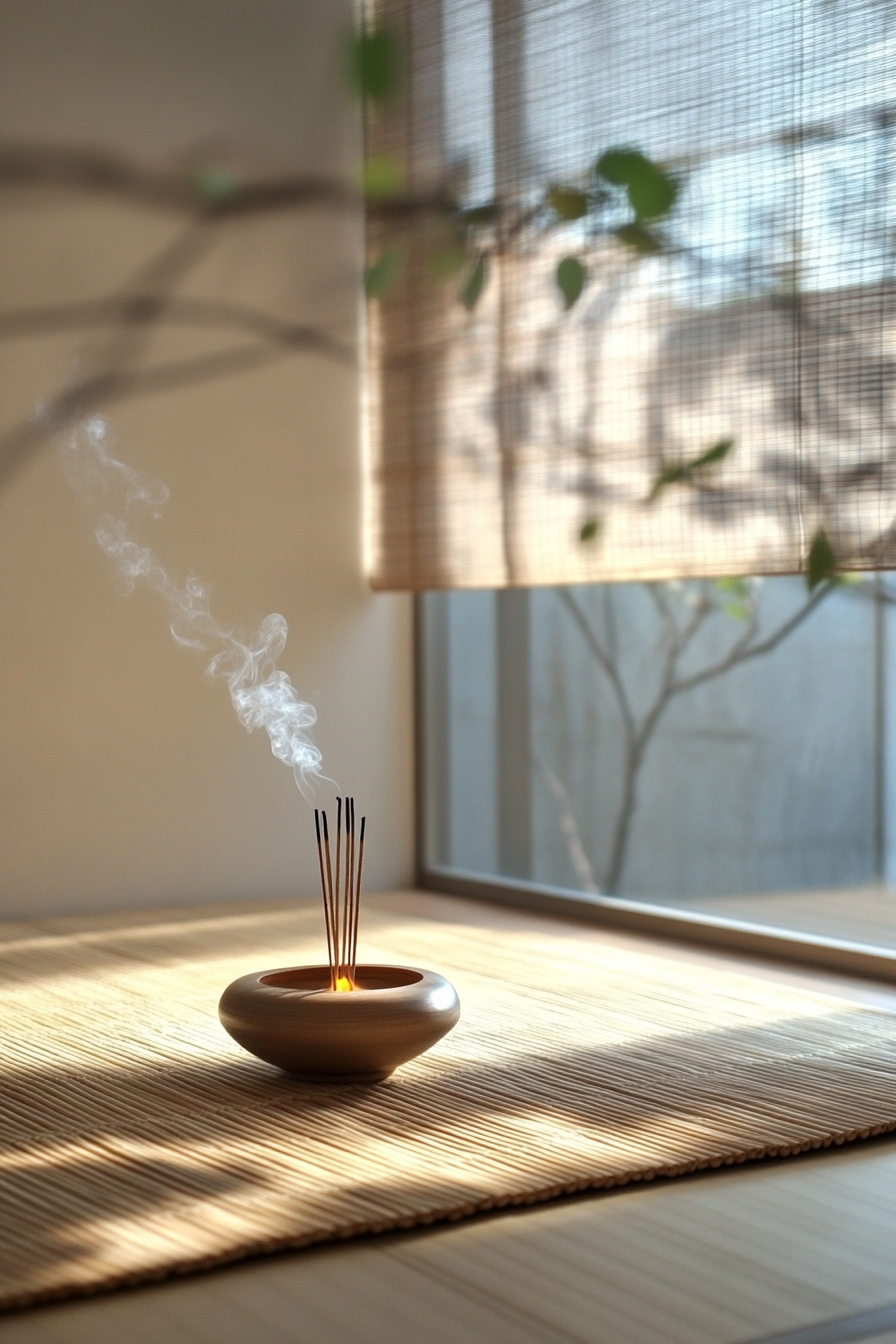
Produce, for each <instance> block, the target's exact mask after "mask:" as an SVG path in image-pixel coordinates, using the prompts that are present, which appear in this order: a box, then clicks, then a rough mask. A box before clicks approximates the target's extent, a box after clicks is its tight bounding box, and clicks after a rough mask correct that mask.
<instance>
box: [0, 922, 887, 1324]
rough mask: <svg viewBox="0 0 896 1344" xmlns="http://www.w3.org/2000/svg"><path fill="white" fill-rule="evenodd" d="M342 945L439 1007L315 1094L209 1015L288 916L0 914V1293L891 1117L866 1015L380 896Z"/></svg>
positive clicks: (290, 957) (404, 1217)
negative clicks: (415, 972)
mask: <svg viewBox="0 0 896 1344" xmlns="http://www.w3.org/2000/svg"><path fill="white" fill-rule="evenodd" d="M425 902H426V898H425V897H421V898H420V909H421V910H425V909H426V905H425ZM461 908H462V906H461ZM473 909H475V907H474V908H473ZM362 947H363V957H364V960H367V961H396V962H399V963H406V964H409V965H421V966H430V967H432V968H433V969H437V970H440V971H442V972H444V973H445V974H447V975H448V976H449V977H450V978H451V979H452V981H453V982H454V983H455V985H456V987H457V989H458V991H459V993H460V996H461V1003H462V1011H463V1015H462V1018H461V1022H460V1024H459V1026H458V1027H457V1028H456V1029H455V1030H454V1032H453V1033H451V1034H450V1035H449V1036H448V1037H446V1038H445V1040H444V1041H442V1042H440V1044H439V1045H437V1046H436V1047H435V1048H434V1049H433V1050H432V1051H431V1052H430V1053H429V1054H427V1055H424V1056H423V1057H422V1058H421V1059H419V1060H416V1061H414V1062H413V1063H412V1064H409V1065H406V1066H405V1067H404V1068H403V1069H401V1070H399V1072H398V1073H396V1074H395V1075H393V1077H392V1078H390V1079H388V1080H386V1081H385V1082H383V1083H379V1084H376V1085H373V1086H362V1085H356V1086H353V1087H349V1088H338V1087H331V1086H312V1085H308V1084H302V1083H299V1082H296V1081H295V1080H291V1079H288V1078H286V1077H285V1076H283V1075H281V1074H279V1073H277V1072H276V1071H275V1070H272V1069H270V1068H269V1067H268V1066H266V1065H264V1064H262V1063H260V1062H258V1061H256V1060H254V1059H253V1058H251V1057H250V1056H248V1055H246V1054H244V1053H243V1052H242V1051H241V1050H240V1049H239V1047H238V1046H236V1045H235V1044H234V1042H232V1041H231V1040H230V1038H229V1037H228V1036H226V1035H225V1033H224V1032H223V1030H222V1029H221V1027H220V1026H219V1024H218V1021H217V1016H216V1004H217V999H218V997H219V994H220V992H221V990H222V989H223V987H224V986H225V985H226V984H227V983H228V982H229V981H230V980H231V979H233V978H234V977H236V976H237V975H241V974H244V973H245V972H246V971H249V970H257V969H262V968H264V967H270V966H278V965H289V964H295V963H300V962H303V961H317V960H319V959H320V955H321V936H320V916H319V914H318V911H317V909H316V908H314V907H310V906H309V907H299V908H298V909H297V908H296V907H294V906H292V907H290V906H286V905H284V904H278V905H266V906H258V905H253V906H248V905H244V906H230V907H219V908H218V909H217V910H215V911H213V912H210V913H197V912H167V913H161V914H160V913H155V914H145V915H131V916H128V917H118V918H116V919H112V918H108V917H107V918H105V919H93V920H87V919H81V920H57V921H43V922H41V923H39V924H38V923H33V924H20V925H6V926H0V968H2V978H3V990H2V997H0V1003H2V1021H0V1068H2V1084H0V1086H2V1104H0V1306H5V1307H13V1306H21V1305H25V1304H27V1303H30V1302H36V1301H41V1300H47V1299H51V1298H57V1297H64V1296H69V1295H73V1294H78V1293H84V1292H91V1291H96V1290H97V1289H100V1288H105V1287H111V1286H113V1285H116V1284H123V1283H136V1282H140V1281H142V1280H147V1279H152V1278H159V1277H163V1276H165V1275H168V1274H172V1273H184V1272H189V1271H191V1270H196V1269H201V1268H205V1267H208V1266H211V1265H214V1264H219V1263H223V1262H225V1261H228V1260H234V1259H238V1258H240V1257H243V1256H246V1255H251V1254H255V1253H259V1252H263V1251H268V1250H275V1249H280V1248H284V1247H288V1246H302V1245H306V1244H309V1243H312V1242H318V1241H325V1240H329V1239H336V1238H343V1237H351V1236H355V1235H358V1234H361V1233H364V1232H370V1231H383V1230H386V1229H390V1228H399V1227H410V1226H414V1225H416V1224H422V1223H430V1222H434V1221H436V1220H438V1219H445V1218H459V1217H463V1216H465V1215H468V1214H472V1213H474V1212H477V1211H479V1210H484V1209H489V1208H494V1207H498V1206H501V1205H508V1204H524V1203H534V1202H536V1201H538V1200H544V1199H549V1198H551V1197H552V1196H555V1195H559V1194H562V1193H565V1192H571V1191H574V1190H581V1189H585V1188H588V1187H606V1186H613V1185H620V1184H624V1183H625V1182H628V1181H637V1180H649V1179H651V1178H653V1177H655V1176H674V1175H678V1174H681V1173H684V1172H689V1171H694V1170H697V1169H699V1168H703V1167H709V1166H720V1165H724V1164H730V1163H732V1162H741V1161H744V1160H746V1159H748V1158H756V1157H761V1156H765V1155H771V1154H785V1153H795V1152H799V1151H802V1150H804V1149H809V1148H818V1147H821V1146H827V1145H828V1144H830V1143H841V1142H844V1141H846V1140H849V1139H853V1138H857V1137H860V1136H861V1137H864V1136H868V1135H870V1134H877V1133H882V1132H884V1131H886V1130H891V1129H894V1128H896V1015H893V1014H890V1013H887V1012H885V1011H882V1010H879V1009H875V1008H869V1007H865V1006H861V1005H856V1004H852V1003H848V1002H846V1001H844V1000H839V999H836V998H832V997H828V996H826V995H821V994H812V993H807V992H805V991H803V990H799V989H794V988H791V987H790V986H787V985H781V984H776V983H774V982H769V981H763V980H760V979H757V978H755V977H753V976H750V975H744V974H738V973H735V972H733V971H731V970H729V969H728V968H727V967H726V966H725V964H724V963H722V962H720V963H719V964H718V968H715V967H714V966H713V967H709V968H707V967H706V966H701V967H700V969H699V970H698V969H695V966H694V964H693V963H691V962H688V961H677V960H675V959H674V958H666V957H662V956H658V955H655V954H653V953H652V952H651V951H650V950H649V948H645V949H641V948H639V947H638V945H637V943H635V942H632V943H622V942H620V941H619V940H616V941H615V942H608V943H606V944H603V943H601V942H600V940H595V939H593V938H591V939H581V940H577V939H576V938H575V937H574V936H572V935H571V933H570V931H569V929H560V930H556V929H554V928H552V926H551V925H550V924H549V923H547V922H545V923H539V922H538V921H534V920H530V921H528V922H527V921H525V920H517V921H514V920H512V919H509V920H506V921H504V922H503V923H502V921H501V920H500V919H496V920H495V921H494V927H488V922H487V921H486V922H485V926H483V924H482V921H481V920H480V919H477V917H476V916H475V915H474V914H473V913H471V916H470V918H469V920H468V921H467V920H466V919H465V918H464V916H463V915H459V916H458V915H455V917H454V918H453V919H452V920H451V921H449V922H440V921H439V920H436V919H429V918H425V917H420V916H418V915H415V914H414V913H412V912H409V909H407V908H406V909H405V910H404V911H403V910H402V908H401V906H400V905H398V906H396V905H394V904H393V906H392V908H390V905H389V902H388V901H377V900H374V901H372V902H371V903H370V904H369V906H368V908H367V910H366V911H365V915H364V924H363V927H362Z"/></svg>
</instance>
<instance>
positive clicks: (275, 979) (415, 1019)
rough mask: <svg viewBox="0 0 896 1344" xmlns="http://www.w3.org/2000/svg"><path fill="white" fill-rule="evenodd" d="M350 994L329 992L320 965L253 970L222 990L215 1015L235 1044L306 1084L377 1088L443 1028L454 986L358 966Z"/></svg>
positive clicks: (453, 1018) (454, 1000) (450, 1016)
mask: <svg viewBox="0 0 896 1344" xmlns="http://www.w3.org/2000/svg"><path fill="white" fill-rule="evenodd" d="M355 986H356V987H355V988H354V989H353V990H351V991H350V992H348V993H341V992H336V991H334V990H331V989H330V970H329V967H328V966H291V967H287V968H285V969H283V970H275V971H257V972H255V973H253V974H252V975H244V976H241V977H240V979H239V980H234V981H233V983H232V984H230V985H228V986H227V988H226V989H225V991H224V993H223V994H222V995H221V1001H220V1003H219V1004H218V1016H219V1018H220V1019H221V1023H222V1025H223V1027H224V1029H225V1030H226V1031H228V1032H229V1033H230V1035H231V1036H232V1037H233V1039H234V1040H235V1041H238V1042H239V1044H240V1045H241V1046H242V1047H243V1049H244V1050H248V1051H250V1053H251V1054H253V1055H257V1056H258V1058H259V1059H263V1060H265V1061H266V1062H267V1063H268V1064H275V1065H276V1066H277V1068H278V1069H284V1070H285V1071H286V1072H287V1073H291V1074H293V1075H294V1076H295V1077H298V1078H303V1079H305V1080H306V1081H309V1082H326V1083H359V1082H378V1081H379V1080H380V1079H381V1078H388V1076H389V1074H390V1073H392V1072H393V1071H394V1070H395V1069H397V1068H398V1067H399V1065H401V1064H406V1063H407V1061H408V1060H409V1059H414V1058H415V1057H416V1056H417V1055H421V1054H422V1053H423V1051H424V1050H428V1049H429V1048H430V1046H433V1045H435V1043H436V1041H439V1040H441V1038H442V1037H443V1036H444V1035H445V1034H446V1033H447V1032H449V1031H450V1030H451V1028H452V1027H453V1026H454V1024H455V1023H456V1022H457V1020H458V1018H459V1017H460V1001H459V999H458V997H457V992H456V990H455V989H454V986H453V985H451V984H449V983H448V981H447V980H445V979H444V978H443V976H441V975H436V973H435V972H434V971H423V970H417V969H416V968H414V967H410V966H358V967H357V969H356V974H355Z"/></svg>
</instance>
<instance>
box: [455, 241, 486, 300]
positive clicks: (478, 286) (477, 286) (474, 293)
mask: <svg viewBox="0 0 896 1344" xmlns="http://www.w3.org/2000/svg"><path fill="white" fill-rule="evenodd" d="M487 280H488V261H487V259H486V256H485V253H484V252H480V254H479V256H478V257H477V258H476V260H475V262H474V263H473V267H472V269H471V270H470V273H469V275H468V276H467V278H466V280H465V281H464V283H463V284H462V285H461V287H460V291H459V293H458V298H459V299H460V301H461V303H462V304H463V306H464V307H465V308H466V310H467V312H468V313H472V311H473V309H474V308H475V307H476V305H477V303H478V302H479V300H480V298H481V296H482V291H483V290H484V289H485V285H486V281H487Z"/></svg>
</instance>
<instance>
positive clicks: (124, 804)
mask: <svg viewBox="0 0 896 1344" xmlns="http://www.w3.org/2000/svg"><path fill="white" fill-rule="evenodd" d="M347 8H348V7H347V5H343V4H333V3H330V2H329V0H290V2H288V0H251V3H249V0H128V3H126V4H121V3H120V2H117V0H75V3H63V0H6V3H5V4H4V5H3V7H2V10H0V133H2V134H4V135H6V136H10V135H12V136H32V137H42V138H52V139H66V140H75V141H81V140H86V141H90V142H93V143H100V144H106V145H111V146H117V147H119V148H123V149H126V150H128V151H130V152H132V153H138V154H140V155H141V156H143V157H145V158H146V159H148V160H150V161H154V162H157V163H161V162H164V161H166V160H167V161H171V160H172V159H174V158H176V157H177V156H184V155H188V154H193V156H194V157H196V156H197V155H201V153H205V154H206V155H209V154H215V153H217V152H218V150H217V148H216V146H219V145H230V146H233V147H234V148H235V152H236V153H237V157H238V159H239V160H240V161H242V162H244V163H246V164H251V165H257V164H263V165H264V166H266V167H269V168H271V169H274V170H277V169H287V170H288V169H293V170H296V169H303V168H304V169H314V170H338V171H344V172H349V171H351V168H352V165H353V164H354V162H355V160H356V155H357V143H356V140H357V137H356V130H357V128H356V124H355V121H354V117H353V114H352V112H351V109H350V108H349V107H348V105H347V103H346V100H345V98H344V95H343V93H342V91H341V88H340V86H339V82H338V79H337V78H336V77H335V75H334V70H335V69H336V67H337V64H338V60H339V54H340V45H339V35H340V32H341V29H342V27H343V24H344V20H345V15H346V12H347ZM174 228H175V225H174V223H173V222H172V220H170V219H169V218H167V217H166V216H164V215H152V214H148V213H145V212H139V211H135V210H133V209H130V208H123V207H120V206H113V205H110V204H106V203H103V204H97V203H93V202H92V203H89V204H85V203H83V202H79V201H77V200H74V199H64V198H60V199H57V200H54V201H50V200H46V199H45V200H41V201H35V200H33V199H31V198H26V197H22V198H20V199H15V200H13V201H11V202H10V201H5V202H3V203H2V204H0V249H2V255H3V258H4V261H3V266H2V268H0V310H5V309H8V308H9V307H13V306H18V305H26V304H27V305H30V304H34V303H39V302H50V301H54V302H57V301H60V300H65V299H73V298H77V297H84V296H87V295H90V294H96V293H100V292H103V291H105V290H108V289H110V288H112V287H114V286H115V285H117V284H120V283H121V282H122V280H123V279H124V278H125V277H126V276H127V274H128V273H129V271H131V270H133V268H134V267H135V266H136V265H137V264H138V263H139V261H140V259H141V258H142V257H146V256H148V255H149V254H150V253H151V251H152V250H153V248H155V247H158V246H160V245H161V244H162V243H163V242H164V241H165V240H166V239H167V238H168V237H170V236H171V235H172V232H173V230H174ZM357 243H358V238H357V230H356V227H355V226H353V225H351V224H349V223H347V222H345V221H340V220H339V219H335V218H333V217H320V218H317V219H313V220H307V221H299V220H296V219H289V218H284V219H281V220H278V221H276V222H273V223H267V224H265V225H254V226H251V227H250V226H245V227H241V228H240V229H239V230H236V231H234V233H233V234H232V236H230V238H229V239H228V240H226V241H225V242H224V243H223V245H222V246H221V247H220V248H219V249H218V251H217V252H216V253H215V255H214V256H213V257H212V259H211V260H210V261H209V262H208V263H206V264H205V265H204V266H203V267H202V269H201V271H200V273H199V274H198V275H197V277H196V278H195V279H194V281H193V282H192V292H196V293H203V294H209V295H215V294H217V295H226V296H227V297H228V298H232V299H239V300H240V301H243V302H247V303H252V304H255V305H264V306H267V307H269V308H272V309H274V310H275V311H278V312H281V313H283V314H285V315H291V316H295V317H299V316H305V317H307V318H311V319H313V320H319V321H325V322H326V323H327V324H328V325H329V326H330V327H331V328H335V329H337V330H338V331H340V332H341V333H342V334H343V335H345V336H347V337H349V338H351V337H352V335H353V333H354V327H355V318H356V295H357V280H356V275H357V266H358V260H357ZM197 339H198V338H196V337H193V336H187V335H185V334H183V333H181V334H179V335H178V336H177V338H176V340H169V341H166V342H161V343H159V344H158V345H157V347H156V349H155V351H154V352H153V353H154V355H155V356H156V357H160V358H166V357H171V356H172V355H174V354H184V353H189V352H191V351H193V352H195V351H196V350H198V349H200V348H202V349H208V348H210V347H209V345H207V344H206V345H202V346H200V345H198V344H197V343H196V342H197ZM204 339H206V340H209V339H211V340H212V343H214V341H215V340H218V339H219V338H217V337H215V338H204ZM77 350H78V345H77V342H76V341H75V340H74V339H73V338H71V337H65V338H54V339H53V340H47V339H43V340H41V341H30V342H26V343H16V344H14V345H11V344H8V343H7V344H5V345H2V346H0V412H2V423H3V425H4V426H7V425H10V424H12V423H14V422H15V421H16V420H17V419H19V418H21V417H22V416H27V415H28V414H29V413H30V412H31V410H32V408H33V406H34V405H35V403H36V402H37V401H39V400H41V399H43V398H45V397H46V396H47V394H48V393H52V392H53V390H54V389H55V388H58V387H59V386H60V384H61V382H62V381H63V380H64V379H65V378H67V377H68V376H70V374H71V371H72V368H73V360H74V358H75V357H76V354H77ZM86 355H87V357H90V356H91V349H90V348H87V349H86ZM357 395H358V386H357V379H356V376H355V374H354V373H353V372H351V371H346V370H344V369H340V368H338V367H336V366H334V365H331V364H328V363H326V362H323V361H321V360H320V359H312V358H302V357H299V358H293V359H290V360H288V361H286V362H284V363H282V364H279V365H275V366H273V367H271V368H268V369H266V370H264V371H262V372H257V373H254V374H251V375H241V376H238V377H234V378H232V379H231V380H229V381H228V382H226V383H216V384H213V385H210V386H206V387H202V388H198V389H197V388H193V389H190V390H187V391H180V392H178V393H166V394H164V395H154V396H153V397H151V398H147V399H143V400H140V401H136V402H133V403H131V404H129V405H126V406H122V407H119V408H117V409H115V410H114V411H113V412H111V414H110V420H111V425H112V428H113V430H114V432H115V434H116V437H117V440H118V444H119V448H120V455H121V456H122V457H125V458H126V459H127V460H128V461H130V462H132V463H133V464H134V465H135V466H138V467H139V468H140V469H141V470H143V471H147V472H149V473H151V474H153V475H155V476H157V477H160V478H162V479H163V480H164V481H166V482H167V484H168V485H169V487H170V490H171V500H170V503H169V505H168V507H167V509H166V511H165V515H164V518H163V520H162V521H161V522H160V523H159V524H157V525H155V528H154V534H153V541H154V545H155V546H156V548H157V549H158V551H159V553H160V554H161V555H162V556H163V557H164V558H165V560H166V562H168V563H170V564H171V566H172V568H173V569H174V570H175V571H177V572H178V573H179V574H180V575H181V576H183V575H185V574H186V573H187V572H188V571H189V570H191V569H192V570H195V572H196V573H197V574H199V575H201V576H203V577H204V578H206V579H208V580H210V581H211V582H212V583H213V584H214V609H215V611H216V612H217V614H218V615H219V616H220V618H221V619H222V620H223V621H225V622H233V623H234V624H237V625H239V624H242V625H245V626H247V627H249V626H252V625H254V624H255V623H257V621H258V620H259V619H260V618H261V617H263V616H264V615H265V614H267V613H268V612H270V611H280V612H282V613H283V614H284V616H285V617H286V618H287V620H288V622H289V627H290V637H289V643H288V645H287V649H286V652H285V654H284V656H283V658H282V660H281V666H282V667H284V668H285V670H286V671H287V672H288V673H289V674H290V675H291V677H292V679H293V681H294V683H295V685H296V687H297V689H298V691H299V693H300V694H301V695H303V696H305V697H307V698H309V699H311V700H313V702H314V703H315V705H316V707H317V709H318V712H319V716H320V719H319V724H318V726H317V728H316V730H315V740H316V742H317V743H318V745H319V746H320V748H321V749H322V751H323V754H324V767H325V769H326V770H327V772H328V773H329V774H330V775H332V776H333V778H334V779H335V780H337V781H338V783H339V785H340V786H341V787H342V788H343V789H345V790H347V791H353V792H354V793H355V794H356V796H357V798H358V801H359V803H360V804H362V805H363V808H364V810H366V811H367V813H368V814H369V816H370V826H371V847H370V852H369V885H370V886H371V887H375V886H380V885H385V884H392V883H398V882H403V881H406V880H408V879H409V878H410V876H411V872H412V768H411V761H412V740H411V729H412V722H411V720H412V686H411V640H410V607H409V604H408V602H407V601H406V600H405V599H403V598H393V597H389V596H372V595H371V594H370V593H369V592H368V591H367V588H366V585H365V582H364V579H363V576H362V571H361V537H360V512H361V475H360V465H359V447H358V435H357ZM0 639H2V659H0V762H2V769H0V841H2V844H0V914H6V915H9V914H18V913H26V912H29V913H35V912H49V911H65V910H86V909H91V908H111V907H124V906H133V905H138V904H144V903H154V904H158V903H168V902H172V901H206V900H215V899H219V898H225V899H231V898H243V897H264V896H269V895H280V894H286V893H289V892H291V891H294V890H310V889H312V888H313V887H314V885H315V882H316V856H315V852H314V850H313V846H312V831H311V817H310V813H309V810H308V808H307V806H306V804H305V803H304V802H303V800H302V798H301V796H300V795H299V793H298V791H297V789H296V786H295V783H294V781H293V778H292V774H291V772H290V771H289V770H288V769H287V768H286V767H285V766H284V765H282V764H280V763H279V762H277V761H275V760H274V758H273V757H272V755H271V754H270V749H269V744H268V740H267V738H266V736H265V735H264V734H258V733H256V734H254V735H253V736H247V734H246V733H245V731H244V730H243V728H242V727H241V726H240V724H239V723H238V721H237V719H236V717H235V715H234V713H233V710H232V708H231V706H230V702H229V697H228V695H227V693H226V690H223V689H222V688H221V687H219V686H216V687H212V686H209V685H207V684H206V682H205V680H204V677H203V672H202V665H201V662H200V661H199V660H198V659H197V658H195V657H193V656H191V655H190V654H189V653H187V652H184V651H183V650H180V649H178V648H177V647H176V646H175V644H174V643H173V641H172V639H171V637H170V635H169V633H168V631H167V628H166V621H165V615H164V612H163V610H162V607H161V605H160V603H159V601H158V599H157V598H156V597H155V596H154V595H153V594H151V593H146V592H137V593H135V594H133V595H132V596H129V597H124V596H122V595H121V593H120V591H119V585H117V583H116V580H115V577H114V575H113V574H112V572H111V570H110V567H109V564H108V561H107V560H106V559H105V557H104V556H103V555H102V554H101V553H100V551H99V550H98V548H97V547H96V545H95V543H94V542H93V540H92V536H91V528H90V522H89V519H88V516H87V513H86V512H85V510H84V508H83V506H82V505H81V503H80V502H79V501H78V500H77V499H76V498H75V497H74V496H73V495H72V494H71V492H70V490H69V488H68V486H67V484H66V482H65V479H64V477H63V474H62V472H61V470H60V466H59V462H58V455H57V452H56V451H55V450H54V449H52V448H49V449H45V450H43V451H42V452H41V454H40V455H39V456H37V457H36V458H35V459H34V460H32V462H31V463H30V464H29V465H28V466H27V467H26V469H25V470H24V471H23V472H22V473H21V474H20V475H19V476H18V477H17V478H16V479H15V480H14V482H13V483H12V484H11V485H10V486H8V487H7V488H6V490H5V491H4V492H3V493H2V494H0ZM331 795H332V790H331V789H324V790H322V792H321V797H322V798H323V799H325V800H329V798H330V797H331Z"/></svg>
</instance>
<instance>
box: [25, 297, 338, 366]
mask: <svg viewBox="0 0 896 1344" xmlns="http://www.w3.org/2000/svg"><path fill="white" fill-rule="evenodd" d="M142 325H146V326H175V327H193V328H197V329H200V330H211V331H215V330H221V331H234V330H235V331H244V332H250V333H252V334H253V335H255V336H261V337H264V338H265V339H267V340H270V341H273V342H277V343H283V344H287V345H295V342H296V341H297V340H299V341H301V340H302V339H303V338H304V337H305V336H308V337H309V338H310V336H311V334H312V333H315V332H316V333H317V334H318V335H319V336H321V337H322V338H323V332H322V331H320V330H319V329H317V328H314V327H312V326H309V325H307V324H305V323H295V322H290V321H287V320H286V319H284V318H280V317H277V316H276V314H273V313H268V312H265V311H264V310H263V309H260V308H252V307H250V306H249V305H247V304H238V303H231V302H229V301H228V300H226V299H203V298H179V297H176V296H175V297H172V298H170V299H168V300H167V302H165V303H164V304H163V303H162V302H161V301H160V297H159V296H158V295H157V294H140V293H134V294H126V295H112V296H111V297H108V298H102V299H86V300H84V301H82V302H75V303H58V304H47V305H43V306H40V307H35V308H18V309H12V310H11V311H10V312H7V313H2V312H0V341H4V340H18V339H22V338H27V337H29V336H34V337H39V336H52V335H61V334H65V333H67V332H73V333H76V332H83V331H89V330H91V329H93V328H103V327H118V326H142ZM340 357H341V356H340Z"/></svg>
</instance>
